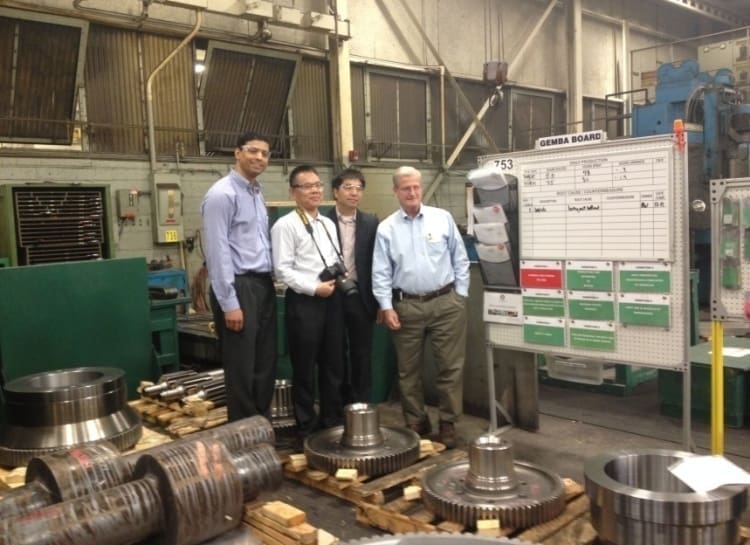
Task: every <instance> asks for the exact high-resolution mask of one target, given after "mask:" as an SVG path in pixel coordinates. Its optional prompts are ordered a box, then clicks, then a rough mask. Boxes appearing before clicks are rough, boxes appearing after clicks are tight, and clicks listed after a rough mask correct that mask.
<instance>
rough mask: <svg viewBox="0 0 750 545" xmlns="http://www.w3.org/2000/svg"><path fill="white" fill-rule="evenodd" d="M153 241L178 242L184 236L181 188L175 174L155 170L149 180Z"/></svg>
mask: <svg viewBox="0 0 750 545" xmlns="http://www.w3.org/2000/svg"><path fill="white" fill-rule="evenodd" d="M151 213H152V220H151V225H153V231H154V242H157V243H171V242H179V241H181V240H183V237H184V225H183V220H182V188H181V186H180V177H179V175H177V174H172V173H165V172H155V173H154V174H153V175H152V182H151Z"/></svg>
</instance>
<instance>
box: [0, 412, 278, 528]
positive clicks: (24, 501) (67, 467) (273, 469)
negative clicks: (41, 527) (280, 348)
mask: <svg viewBox="0 0 750 545" xmlns="http://www.w3.org/2000/svg"><path fill="white" fill-rule="evenodd" d="M193 440H215V441H219V442H220V443H222V444H223V445H224V446H225V447H226V448H227V450H228V451H229V452H230V453H232V455H233V456H238V457H239V458H233V460H235V461H236V463H237V464H238V468H239V470H240V473H241V474H242V476H243V479H245V478H248V479H250V480H249V481H248V483H244V481H243V486H244V487H245V488H247V490H245V493H246V494H247V493H249V496H248V497H251V498H254V497H255V496H257V491H258V490H267V489H272V488H275V487H277V486H278V485H279V484H280V482H281V465H280V464H277V461H278V459H277V457H276V454H275V451H274V452H273V454H271V453H269V452H268V451H267V449H268V448H270V447H268V446H266V445H264V446H263V449H259V450H257V451H256V450H255V447H258V446H259V445H261V444H263V443H267V444H273V443H274V440H275V434H274V430H273V427H272V426H271V423H270V422H269V421H268V420H267V419H266V418H264V417H262V416H251V417H248V418H244V419H242V420H236V421H234V422H230V423H228V424H225V425H223V426H219V427H216V428H211V429H208V430H203V431H200V432H197V433H195V434H192V435H191V436H190V437H189V438H186V439H180V440H178V441H175V442H173V443H168V444H165V445H158V446H155V447H152V448H150V449H147V450H143V451H136V452H132V453H129V454H126V455H124V456H119V455H118V454H117V452H116V451H115V449H114V447H112V446H111V445H108V444H107V443H100V444H97V445H91V446H86V447H81V448H76V449H71V450H70V451H64V452H55V453H50V454H45V455H42V456H39V457H38V458H34V459H32V460H31V462H29V465H28V467H27V470H26V485H25V486H22V487H19V488H16V489H14V490H12V491H10V492H8V493H6V494H4V495H3V496H2V498H0V520H5V519H10V518H12V517H16V516H21V515H24V514H28V513H31V512H34V511H37V510H39V509H42V508H44V507H47V506H49V505H52V504H54V503H58V502H60V501H68V500H72V499H75V498H79V497H83V496H85V495H88V494H92V493H94V492H99V491H102V490H105V489H107V488H111V487H114V486H118V485H120V484H123V483H125V482H127V481H130V480H131V479H132V476H133V471H134V469H135V464H136V462H137V461H138V459H139V458H140V457H141V456H142V455H144V454H154V453H156V452H159V451H160V450H165V449H170V448H172V447H173V445H175V444H177V443H182V442H186V441H193ZM240 455H243V456H244V455H247V457H248V459H247V461H246V460H244V458H243V456H240ZM248 461H252V464H253V465H252V466H251V467H250V468H249V469H248V468H247V467H246V464H247V463H249V462H248ZM275 464H277V465H275ZM253 491H254V492H253Z"/></svg>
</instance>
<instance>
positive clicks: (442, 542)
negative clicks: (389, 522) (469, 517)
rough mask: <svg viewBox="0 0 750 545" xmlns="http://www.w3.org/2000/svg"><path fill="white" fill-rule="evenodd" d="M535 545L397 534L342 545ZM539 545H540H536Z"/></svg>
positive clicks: (473, 537)
mask: <svg viewBox="0 0 750 545" xmlns="http://www.w3.org/2000/svg"><path fill="white" fill-rule="evenodd" d="M464 543H468V544H470V545H535V544H534V543H531V542H530V541H521V540H520V539H511V538H508V537H489V536H478V535H474V534H419V533H417V534H405V535H402V534H396V535H383V536H377V537H367V538H364V539H355V540H352V541H347V542H345V543H342V545H463V544H464ZM536 545H539V544H536Z"/></svg>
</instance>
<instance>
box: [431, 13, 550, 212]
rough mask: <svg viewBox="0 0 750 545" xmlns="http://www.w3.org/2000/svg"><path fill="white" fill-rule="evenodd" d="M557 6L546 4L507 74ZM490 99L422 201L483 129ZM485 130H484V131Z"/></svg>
mask: <svg viewBox="0 0 750 545" xmlns="http://www.w3.org/2000/svg"><path fill="white" fill-rule="evenodd" d="M556 5H557V0H550V2H549V4H547V9H545V10H544V13H543V14H542V16H541V17H540V18H539V20H538V21H537V22H536V24H535V25H534V28H533V29H532V30H531V32H530V33H529V34H528V36H526V39H525V40H524V42H523V43H522V44H521V47H520V48H519V49H518V53H516V56H515V57H514V58H513V60H512V61H511V62H510V63H509V64H508V73H509V74H512V73H513V72H512V71H513V69H514V68H515V67H516V66H518V63H519V62H520V60H521V58H522V57H523V55H524V53H526V50H527V49H528V48H529V45H530V44H531V42H532V41H534V38H535V37H536V35H537V34H538V33H539V30H540V29H541V28H542V25H544V23H545V21H547V18H548V17H549V15H550V13H552V10H553V9H554V7H555V6H556ZM491 99H492V97H489V98H487V100H485V101H484V104H482V107H481V109H480V110H479V113H477V114H476V115H475V116H474V120H473V121H472V122H471V124H470V125H469V128H467V129H466V132H464V135H463V136H462V137H461V140H459V141H458V144H456V147H455V149H454V150H453V153H451V155H450V157H449V158H448V161H446V163H445V165H443V171H441V172H439V173H438V174H437V176H436V177H435V179H434V180H433V181H432V183H431V184H430V187H428V188H427V191H426V192H425V194H424V201H425V202H427V201H429V200H430V198H432V196H433V195H434V194H435V191H437V190H438V188H439V187H440V184H441V183H442V181H443V177H444V175H445V172H446V171H448V170H450V168H451V167H452V166H453V163H455V162H456V159H458V156H459V154H460V153H461V151H462V150H463V149H464V146H465V145H466V143H467V142H468V141H469V138H471V135H472V134H474V130H475V129H476V128H477V127H481V128H484V125H483V124H482V118H483V117H484V115H485V114H486V113H487V111H488V110H489V109H490V101H491ZM485 130H486V129H485ZM495 153H497V150H495Z"/></svg>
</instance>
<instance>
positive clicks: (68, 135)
mask: <svg viewBox="0 0 750 545" xmlns="http://www.w3.org/2000/svg"><path fill="white" fill-rule="evenodd" d="M32 17H33V18H32ZM32 17H29V16H28V15H26V14H24V12H20V11H17V10H12V9H4V8H0V141H3V142H17V143H25V144H35V143H41V144H59V145H66V146H67V145H70V144H71V143H72V141H73V134H74V122H75V112H76V100H77V96H76V88H77V86H78V84H79V81H78V79H79V74H80V72H81V70H80V66H81V62H82V60H81V58H82V55H81V50H82V49H83V48H85V41H86V32H87V30H88V23H86V22H84V21H77V20H75V19H69V18H66V17H56V16H47V15H45V16H42V15H39V16H32Z"/></svg>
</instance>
